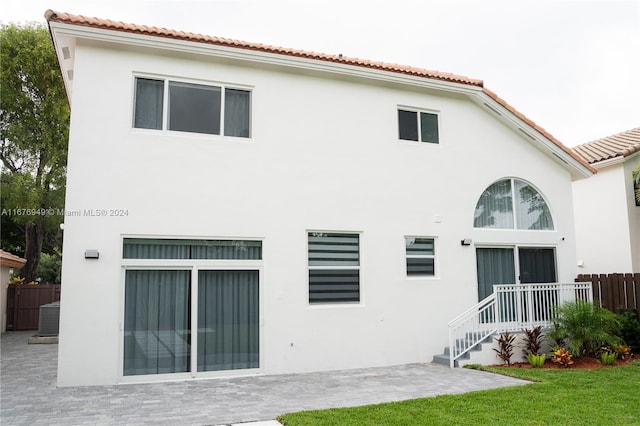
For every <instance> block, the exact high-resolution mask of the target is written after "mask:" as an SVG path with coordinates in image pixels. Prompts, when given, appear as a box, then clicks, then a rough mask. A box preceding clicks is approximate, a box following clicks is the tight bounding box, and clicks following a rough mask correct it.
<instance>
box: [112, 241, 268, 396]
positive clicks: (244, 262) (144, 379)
mask: <svg viewBox="0 0 640 426" xmlns="http://www.w3.org/2000/svg"><path fill="white" fill-rule="evenodd" d="M129 239H131V240H149V241H157V240H168V241H175V242H178V241H181V240H184V241H203V242H204V241H223V242H242V241H252V242H260V243H261V245H262V250H264V243H265V241H264V238H263V237H252V236H247V237H242V238H240V237H238V238H229V237H211V238H193V237H191V238H189V237H184V238H182V237H176V236H156V235H153V236H149V235H134V234H128V235H122V236H121V238H120V247H121V249H122V250H123V251H122V252H121V253H120V259H121V272H120V296H119V297H120V307H119V311H120V312H119V316H120V321H121V323H120V338H119V343H118V376H117V377H118V383H149V382H166V381H167V380H189V379H198V378H214V377H216V378H217V377H233V376H237V375H238V374H243V375H244V374H260V373H262V372H263V371H264V360H265V353H266V350H265V339H264V330H263V327H262V323H263V321H264V293H265V292H264V291H262V288H263V287H262V286H263V283H264V260H263V259H264V257H263V256H262V255H263V254H264V252H262V253H261V256H260V258H259V259H231V258H219V259H196V258H192V259H169V258H167V259H157V258H153V259H151V258H149V259H145V258H125V257H124V256H123V252H124V248H123V247H124V242H125V240H129ZM128 270H142V271H154V270H162V271H167V270H170V271H178V270H183V271H184V270H186V271H190V273H191V284H190V286H191V288H190V299H191V304H190V317H191V330H192V336H193V335H197V331H198V297H199V294H198V288H199V285H198V283H199V280H198V274H199V272H200V271H242V270H246V271H257V272H258V285H259V286H260V291H259V298H258V303H259V305H258V333H259V344H258V348H259V366H258V367H257V368H247V369H230V370H215V371H204V370H202V371H199V370H198V367H197V361H198V341H197V339H191V363H190V370H189V371H187V372H177V373H162V374H140V375H124V336H125V330H124V318H125V286H126V272H127V271H128Z"/></svg>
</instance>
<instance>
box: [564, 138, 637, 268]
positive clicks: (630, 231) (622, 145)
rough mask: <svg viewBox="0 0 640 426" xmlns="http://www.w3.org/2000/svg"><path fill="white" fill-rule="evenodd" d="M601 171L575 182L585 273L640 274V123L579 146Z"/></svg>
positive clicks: (580, 258)
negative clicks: (638, 185) (637, 187)
mask: <svg viewBox="0 0 640 426" xmlns="http://www.w3.org/2000/svg"><path fill="white" fill-rule="evenodd" d="M573 150H574V151H575V152H576V153H577V154H578V155H580V156H581V157H583V158H584V159H585V161H587V162H588V163H589V164H591V165H592V166H593V167H595V168H596V169H597V170H598V173H597V174H596V175H595V176H593V177H591V178H589V179H585V180H582V181H576V182H574V183H573V193H574V198H573V200H574V206H575V221H576V241H577V247H578V266H579V272H580V273H583V274H610V273H628V272H640V206H638V203H637V202H636V200H635V197H634V192H635V191H634V182H633V173H632V172H633V170H634V169H635V168H637V167H638V166H640V127H637V128H635V129H632V130H628V131H626V132H622V133H618V134H616V135H612V136H608V137H606V138H602V139H598V140H595V141H593V142H588V143H585V144H582V145H579V146H576V147H575V148H573Z"/></svg>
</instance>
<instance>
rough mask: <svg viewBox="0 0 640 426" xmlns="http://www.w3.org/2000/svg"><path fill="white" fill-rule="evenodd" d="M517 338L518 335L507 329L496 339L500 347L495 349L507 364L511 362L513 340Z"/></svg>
mask: <svg viewBox="0 0 640 426" xmlns="http://www.w3.org/2000/svg"><path fill="white" fill-rule="evenodd" d="M515 339H516V336H514V335H513V334H511V333H509V332H508V331H505V332H504V333H502V334H501V335H500V337H499V338H497V339H495V340H496V341H497V342H498V349H495V348H494V349H493V350H494V351H495V352H496V353H497V354H498V358H500V359H501V360H502V362H504V363H505V364H507V365H508V364H511V355H513V341H514V340H515Z"/></svg>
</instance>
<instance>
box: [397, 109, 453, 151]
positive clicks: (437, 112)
mask: <svg viewBox="0 0 640 426" xmlns="http://www.w3.org/2000/svg"><path fill="white" fill-rule="evenodd" d="M400 111H407V112H415V113H417V117H416V120H417V126H418V140H417V141H414V140H410V139H401V138H400V117H399V116H398V114H399V112H400ZM421 113H426V114H431V115H435V116H436V126H437V128H438V129H437V130H438V141H437V142H432V141H423V140H422V120H420V114H421ZM440 115H441V111H440V110H436V109H429V108H419V107H414V106H408V105H404V104H398V105H397V107H396V129H397V138H398V141H400V142H409V143H416V142H418V143H420V144H423V143H424V144H428V145H436V146H437V145H440V144H441V135H442V133H441V132H440Z"/></svg>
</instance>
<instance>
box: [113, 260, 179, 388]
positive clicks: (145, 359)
mask: <svg viewBox="0 0 640 426" xmlns="http://www.w3.org/2000/svg"><path fill="white" fill-rule="evenodd" d="M190 278H191V272H190V271H136V270H131V271H127V272H126V285H125V303H124V312H125V315H124V375H125V376H129V375H138V374H163V373H181V372H186V371H189V370H190V364H191V321H190V318H191V312H190V300H189V299H190V294H191V282H190V281H191V279H190Z"/></svg>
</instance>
